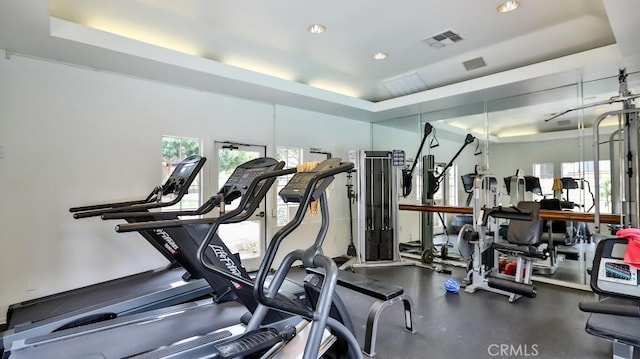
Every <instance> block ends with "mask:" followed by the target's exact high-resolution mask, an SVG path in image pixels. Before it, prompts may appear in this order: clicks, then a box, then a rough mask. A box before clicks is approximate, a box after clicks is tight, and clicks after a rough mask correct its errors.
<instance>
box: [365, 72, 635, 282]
mask: <svg viewBox="0 0 640 359" xmlns="http://www.w3.org/2000/svg"><path fill="white" fill-rule="evenodd" d="M627 88H628V90H629V91H630V92H632V93H640V74H639V73H637V72H636V73H630V74H628V77H627ZM620 89H621V88H620V84H619V80H618V74H617V73H613V74H611V76H608V77H602V78H598V79H594V80H589V81H582V80H576V81H575V82H573V83H568V84H566V85H562V86H554V87H552V88H547V89H542V90H535V91H531V92H526V91H524V92H521V93H513V94H511V93H508V94H506V96H500V97H498V98H489V99H486V100H482V101H476V102H473V103H468V104H460V105H459V106H454V107H450V108H444V109H438V110H433V111H430V110H429V109H428V105H425V109H423V110H422V111H421V112H419V113H416V114H412V115H409V116H405V117H401V118H394V119H388V120H384V121H380V122H376V123H374V124H373V126H372V143H373V149H374V150H392V149H400V150H403V151H405V153H406V159H407V161H406V162H407V167H413V165H414V161H415V159H416V158H418V161H415V164H416V166H415V167H416V168H415V171H414V174H413V183H414V184H418V185H414V186H413V190H412V193H411V194H410V195H409V196H407V197H405V198H402V199H401V203H406V204H420V203H424V199H423V198H422V188H421V186H420V185H419V184H420V183H422V174H423V166H422V163H421V162H422V156H425V155H433V158H434V159H435V162H436V167H435V168H438V166H440V168H443V167H444V166H446V165H447V164H449V162H450V161H451V160H452V159H454V157H455V161H453V163H452V164H451V166H450V167H448V168H447V173H445V174H436V177H438V179H439V181H440V182H439V183H440V187H441V188H440V189H439V192H440V193H439V194H438V195H437V196H436V197H435V198H434V203H435V204H436V205H445V206H458V207H465V206H469V205H470V203H469V198H470V189H469V188H465V186H464V184H463V182H462V180H461V177H462V176H463V175H465V174H469V173H485V174H491V175H493V176H495V177H496V178H497V179H499V180H498V183H499V191H500V203H501V204H502V205H510V204H511V203H510V201H511V196H510V193H509V191H508V188H507V186H508V184H507V183H506V182H505V181H504V178H507V177H510V176H512V175H515V174H516V173H520V174H523V175H526V176H531V177H536V178H538V180H539V184H540V186H539V189H538V190H536V191H529V192H527V193H526V194H525V199H526V200H535V201H541V200H543V199H551V198H559V199H561V200H562V201H564V202H567V203H572V205H571V208H568V206H565V207H563V208H559V210H563V211H576V212H587V213H593V212H594V211H595V206H599V208H600V211H601V212H602V213H620V205H619V201H616V198H620V196H619V195H617V194H616V191H619V188H620V187H619V186H617V182H618V181H619V179H618V178H619V177H620V176H619V175H618V173H619V168H623V166H624V163H621V158H622V156H621V155H620V154H621V153H624V149H623V148H621V144H622V142H621V141H618V137H619V136H618V137H616V136H617V135H619V134H620V132H619V129H620V128H621V121H620V119H619V118H618V117H617V116H612V117H609V118H607V119H606V120H604V121H603V122H602V123H601V124H600V126H599V129H600V131H599V135H600V136H599V138H598V140H597V141H594V139H593V138H594V137H593V124H594V121H595V120H596V118H597V117H598V116H600V115H601V114H603V113H605V112H608V111H613V110H617V109H621V108H622V104H621V103H620V102H613V103H606V102H607V101H608V100H610V99H611V98H613V97H616V96H619V91H620ZM623 90H624V89H623ZM591 104H598V105H595V106H589V107H587V105H591ZM579 107H586V108H584V109H579V110H572V109H576V108H579ZM425 123H429V124H430V125H431V126H433V129H434V133H433V134H432V136H430V138H429V139H428V140H427V141H426V143H425V145H424V147H423V150H422V153H421V155H420V156H418V153H417V151H418V147H419V145H420V143H421V140H422V138H423V131H424V126H425ZM468 135H471V136H473V137H475V139H476V140H475V141H474V142H473V143H471V144H465V138H468V137H467V136H468ZM594 143H595V144H598V149H599V162H598V167H599V171H598V173H599V188H596V187H595V178H594V177H595V173H594ZM456 155H457V157H456ZM518 171H519V172H518ZM440 177H441V178H440ZM561 179H564V181H565V182H567V183H564V185H563V183H562V181H561ZM569 179H572V180H573V181H570V180H569ZM596 192H597V194H598V195H599V196H597V197H599V201H598V202H599V203H595V202H596V195H595V194H596ZM616 202H618V203H616ZM434 216H435V219H434V236H433V243H434V245H435V246H436V248H437V247H438V246H445V245H448V246H449V248H452V249H453V250H450V251H449V253H450V255H449V258H447V260H452V261H455V260H456V259H457V258H456V249H455V244H456V243H455V241H456V237H457V232H456V230H458V229H459V227H460V224H461V223H465V221H468V220H469V219H468V218H462V217H464V215H456V214H441V215H437V214H436V215H434ZM399 218H400V219H399V221H400V241H401V242H416V241H420V240H421V238H422V235H423V233H422V230H421V221H422V220H423V219H422V215H421V214H420V213H419V212H411V211H400V215H399ZM567 225H569V227H570V228H569V229H567V231H571V233H573V236H572V237H571V239H567V240H564V241H563V240H562V236H561V235H560V236H558V235H556V236H555V237H556V239H555V240H554V242H553V243H554V244H553V245H554V246H555V248H557V253H558V256H557V269H555V270H553V271H552V273H548V272H549V271H546V270H544V268H543V270H540V271H537V272H536V273H534V275H535V278H536V279H537V280H540V281H546V282H550V283H554V284H560V285H569V286H577V287H580V288H588V275H587V271H586V269H587V267H590V266H591V261H592V255H593V250H594V248H595V245H594V241H593V240H592V238H591V234H593V233H594V232H595V229H594V225H593V223H573V222H572V223H567ZM599 230H600V232H601V233H603V234H606V233H609V232H610V230H611V228H610V225H607V224H603V225H601V227H600V228H599ZM558 237H559V238H560V239H558ZM550 245H551V244H550ZM436 253H437V252H436ZM436 260H437V259H436Z"/></svg>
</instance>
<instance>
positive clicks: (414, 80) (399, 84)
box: [383, 72, 429, 97]
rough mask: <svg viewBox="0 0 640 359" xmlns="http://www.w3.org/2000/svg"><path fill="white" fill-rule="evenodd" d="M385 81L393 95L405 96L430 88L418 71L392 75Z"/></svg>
mask: <svg viewBox="0 0 640 359" xmlns="http://www.w3.org/2000/svg"><path fill="white" fill-rule="evenodd" d="M383 82H384V86H385V87H386V88H387V90H389V93H391V95H392V96H393V97H398V96H404V95H408V94H412V93H416V92H420V91H424V90H427V89H429V87H428V86H427V84H426V83H424V80H422V77H420V75H418V73H417V72H412V73H410V74H405V75H400V76H397V77H392V78H390V79H386V80H384V81H383Z"/></svg>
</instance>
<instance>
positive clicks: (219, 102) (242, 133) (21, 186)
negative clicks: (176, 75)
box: [0, 54, 370, 322]
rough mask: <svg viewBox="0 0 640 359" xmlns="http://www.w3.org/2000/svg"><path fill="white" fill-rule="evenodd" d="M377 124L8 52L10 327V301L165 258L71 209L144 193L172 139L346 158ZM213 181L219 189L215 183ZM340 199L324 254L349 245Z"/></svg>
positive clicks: (3, 219)
mask: <svg viewBox="0 0 640 359" xmlns="http://www.w3.org/2000/svg"><path fill="white" fill-rule="evenodd" d="M3 55H4V54H3ZM369 128H370V125H369V124H367V123H362V122H356V121H351V120H348V119H344V118H338V117H333V116H327V115H323V114H318V113H313V112H308V111H300V110H296V109H293V108H286V107H274V106H273V105H271V104H267V103H259V102H254V101H247V100H242V99H238V98H233V97H228V96H223V95H218V94H213V93H208V92H202V91H197V90H193V89H187V88H180V87H176V86H171V85H168V84H162V83H156V82H151V81H147V80H141V79H135V78H130V77H125V76H120V75H117V74H110V73H104V72H100V71H93V70H90V69H84V68H77V67H73V66H68V65H64V64H59V63H53V62H48V61H43V60H39V59H32V58H26V57H20V56H11V57H10V59H6V58H5V56H2V57H1V58H0V146H1V147H2V158H1V159H0V183H1V184H2V186H0V198H2V201H0V244H1V245H2V248H3V259H2V260H1V261H0V285H1V286H2V291H0V322H4V319H5V318H4V314H5V312H6V306H7V305H9V304H11V303H15V302H17V301H21V300H26V299H30V298H35V297H40V296H43V295H47V294H51V293H55V292H59V291H62V290H66V289H71V288H75V287H79V286H83V285H87V284H91V283H95V282H99V281H104V280H108V279H112V278H117V277H120V276H123V275H127V274H132V273H136V272H140V271H143V270H147V269H152V268H156V267H158V266H162V265H164V264H165V262H166V261H165V260H164V258H163V257H162V256H160V255H159V254H157V253H156V252H155V251H154V250H153V249H151V247H150V246H149V245H148V244H147V243H146V242H145V241H144V240H142V239H141V237H139V236H138V235H137V234H117V233H115V232H114V230H113V225H114V223H110V222H103V221H101V220H99V219H88V220H73V219H72V217H71V215H70V213H69V212H68V209H69V208H70V207H72V206H78V205H86V204H91V203H95V202H103V201H118V200H126V199H130V198H139V197H141V196H144V195H146V194H147V193H148V192H149V191H150V190H151V189H152V188H153V187H154V186H156V185H158V184H159V182H160V180H161V171H160V161H161V152H160V139H161V136H162V135H177V136H187V137H195V138H200V139H202V140H203V145H204V154H205V156H207V155H208V154H209V153H211V152H212V147H213V140H230V141H238V142H243V143H252V144H264V145H267V146H268V153H273V148H274V147H275V146H277V145H286V146H291V145H300V146H303V147H304V148H306V149H307V151H308V148H309V147H322V148H323V149H325V150H328V151H330V152H333V153H334V154H335V156H343V157H345V158H346V151H347V150H348V149H350V148H351V145H353V147H358V148H362V147H368V146H369V144H370V131H369ZM289 139H290V141H289ZM207 167H208V166H207ZM205 171H209V172H210V170H208V169H206V168H205ZM205 178H206V176H205ZM340 181H342V180H341V179H339V180H338V181H336V185H335V188H334V189H332V192H334V193H335V197H336V199H342V198H343V197H345V198H346V194H345V193H343V191H344V189H343V188H344V183H341V182H340ZM204 185H205V188H204V190H205V194H207V195H210V194H211V192H212V190H211V189H209V188H208V186H207V181H206V180H205V183H204ZM332 196H333V194H332ZM271 203H273V201H271ZM332 206H333V207H332V208H333V210H332V213H331V215H332V221H333V222H332V225H334V227H333V228H332V232H331V233H330V236H329V238H330V239H329V240H328V241H327V250H326V252H327V254H329V255H337V254H342V253H344V252H345V251H346V246H347V243H348V240H347V239H346V238H348V237H347V235H348V232H345V228H348V227H346V226H347V225H348V221H347V218H346V217H347V215H346V213H348V212H347V209H346V208H347V207H346V199H345V200H344V201H342V200H341V201H340V202H338V201H336V202H335V203H333V204H332ZM269 213H270V211H269ZM345 223H346V224H345ZM311 233H312V231H311V229H308V230H302V231H301V232H300V233H296V236H299V237H301V238H307V237H308V236H309V235H310V234H311Z"/></svg>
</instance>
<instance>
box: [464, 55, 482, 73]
mask: <svg viewBox="0 0 640 359" xmlns="http://www.w3.org/2000/svg"><path fill="white" fill-rule="evenodd" d="M462 64H463V65H464V68H465V69H467V71H471V70H475V69H479V68H481V67H485V66H487V64H486V63H485V62H484V59H483V58H482V57H476V58H475V59H471V60H469V61H465V62H463V63H462Z"/></svg>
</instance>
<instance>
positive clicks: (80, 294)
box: [0, 156, 212, 351]
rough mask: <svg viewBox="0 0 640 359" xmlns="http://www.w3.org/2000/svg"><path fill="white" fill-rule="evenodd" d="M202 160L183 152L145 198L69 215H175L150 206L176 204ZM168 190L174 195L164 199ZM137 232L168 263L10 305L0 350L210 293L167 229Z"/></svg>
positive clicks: (80, 209) (147, 217) (141, 218)
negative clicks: (176, 248)
mask: <svg viewBox="0 0 640 359" xmlns="http://www.w3.org/2000/svg"><path fill="white" fill-rule="evenodd" d="M205 161H206V159H205V158H204V157H201V156H190V157H187V158H186V159H184V160H183V161H181V162H180V163H179V164H178V165H177V167H176V168H175V170H174V171H173V173H172V174H171V175H170V176H169V178H168V179H167V180H166V182H165V183H164V184H162V185H161V186H158V187H156V188H154V189H153V190H152V191H151V193H150V194H149V195H148V196H147V197H146V198H144V199H141V200H135V201H127V202H118V203H107V204H99V205H92V206H85V207H75V208H71V209H70V211H71V212H73V213H74V218H88V217H95V216H99V215H103V214H107V213H114V212H123V211H138V214H139V215H138V216H131V217H126V218H125V219H126V220H127V221H128V222H130V223H139V222H144V221H151V220H157V219H162V218H178V217H177V215H178V214H180V213H181V212H149V210H150V209H155V208H161V207H167V206H171V205H173V204H175V203H178V202H179V201H180V200H181V199H182V198H183V196H184V195H185V194H186V193H187V190H188V188H189V186H190V185H191V183H192V182H193V180H194V179H195V177H196V176H197V174H198V172H200V170H201V169H202V167H203V166H204V163H205ZM170 195H173V196H174V197H173V198H172V199H170V200H166V199H167V198H169V196H170ZM140 234H141V235H142V236H143V237H144V238H145V239H146V240H147V241H148V242H149V243H150V244H151V245H152V246H153V247H154V248H155V249H156V250H158V251H159V252H160V253H161V254H162V255H163V256H164V257H165V258H167V260H169V262H170V263H169V265H168V266H166V267H164V268H159V269H155V270H150V271H145V272H142V273H138V274H134V275H130V276H127V277H123V278H118V279H114V280H110V281H107V282H102V283H98V284H94V285H90V286H86V287H82V288H78V289H74V290H70V291H65V292H62V293H57V294H53V295H50V296H46V297H42V298H37V299H33V300H29V301H25V302H21V303H16V304H12V305H11V306H9V309H8V311H7V330H6V331H5V332H4V333H2V335H1V340H0V351H1V350H3V349H4V348H6V347H7V346H8V345H9V344H10V343H11V342H12V341H14V340H20V339H24V338H28V337H31V336H34V335H42V334H47V333H51V332H54V331H57V330H63V329H66V328H71V327H76V326H81V325H86V324H89V323H93V322H99V321H103V320H107V319H111V318H115V317H119V316H122V315H129V314H135V313H140V312H144V311H148V310H153V309H156V308H162V307H166V306H170V305H174V304H178V303H183V302H186V301H189V300H193V299H195V298H199V297H203V296H206V295H208V294H210V293H211V291H212V288H211V287H210V286H209V284H208V283H207V282H206V281H205V280H203V279H199V275H198V271H197V270H196V269H194V268H192V267H191V266H190V263H189V262H188V261H185V260H183V259H182V258H181V256H180V255H176V253H173V249H172V248H171V246H170V245H168V244H167V243H168V242H170V241H171V240H172V239H171V237H170V236H169V235H168V234H166V233H164V232H162V231H152V230H149V231H141V232H140ZM176 235H180V234H176ZM185 269H186V271H185Z"/></svg>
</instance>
